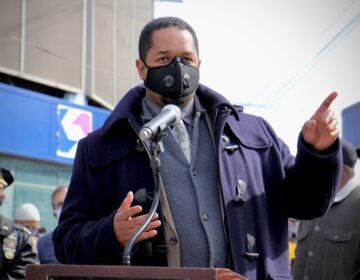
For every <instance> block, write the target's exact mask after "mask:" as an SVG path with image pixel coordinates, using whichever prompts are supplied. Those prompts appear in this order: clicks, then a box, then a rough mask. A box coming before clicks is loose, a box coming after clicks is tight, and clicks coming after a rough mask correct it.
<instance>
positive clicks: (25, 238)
mask: <svg viewBox="0 0 360 280" xmlns="http://www.w3.org/2000/svg"><path fill="white" fill-rule="evenodd" d="M8 174H9V173H8V170H6V169H3V168H1V167H0V179H1V180H0V184H1V186H3V185H5V187H6V186H8V185H10V184H11V183H12V181H13V178H12V176H11V178H9V177H8ZM5 175H6V176H5ZM30 236H31V235H30V231H29V230H28V229H27V228H25V227H23V226H21V225H17V224H15V223H14V222H13V221H11V220H9V219H7V218H5V217H4V216H2V215H0V280H17V279H25V270H26V265H28V264H35V263H36V249H35V248H36V246H35V244H34V243H33V242H32V239H31V238H30Z"/></svg>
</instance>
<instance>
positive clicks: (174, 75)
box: [145, 57, 199, 99]
mask: <svg viewBox="0 0 360 280" xmlns="http://www.w3.org/2000/svg"><path fill="white" fill-rule="evenodd" d="M146 67H147V68H148V72H147V76H146V80H145V86H146V87H147V88H149V89H150V90H152V91H154V92H156V93H158V94H160V95H162V96H164V97H167V98H171V99H178V98H182V97H184V96H187V95H189V94H191V93H193V92H194V91H195V90H196V89H197V87H198V85H199V68H197V67H193V66H190V65H186V64H184V63H183V62H182V59H181V58H180V57H175V58H174V60H173V61H172V62H171V63H169V64H167V65H164V66H157V67H148V66H146Z"/></svg>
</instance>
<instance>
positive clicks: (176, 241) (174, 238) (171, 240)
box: [169, 236, 178, 246]
mask: <svg viewBox="0 0 360 280" xmlns="http://www.w3.org/2000/svg"><path fill="white" fill-rule="evenodd" d="M169 243H170V245H172V246H174V245H176V244H177V243H178V240H177V238H176V237H175V236H173V237H170V239H169Z"/></svg>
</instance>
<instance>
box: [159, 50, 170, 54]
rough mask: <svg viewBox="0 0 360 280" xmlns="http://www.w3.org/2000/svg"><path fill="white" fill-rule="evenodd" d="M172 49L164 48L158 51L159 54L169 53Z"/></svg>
mask: <svg viewBox="0 0 360 280" xmlns="http://www.w3.org/2000/svg"><path fill="white" fill-rule="evenodd" d="M169 52H170V51H168V50H163V51H161V50H160V51H158V54H168V53H169Z"/></svg>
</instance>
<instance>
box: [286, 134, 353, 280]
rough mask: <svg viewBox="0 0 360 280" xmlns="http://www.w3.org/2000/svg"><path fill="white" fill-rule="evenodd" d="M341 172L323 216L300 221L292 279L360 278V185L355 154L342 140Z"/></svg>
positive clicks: (335, 279) (328, 279) (348, 144)
mask: <svg viewBox="0 0 360 280" xmlns="http://www.w3.org/2000/svg"><path fill="white" fill-rule="evenodd" d="M341 147H342V152H343V163H344V165H343V169H342V174H341V180H340V185H339V189H338V191H337V193H336V197H335V201H334V203H333V205H332V206H331V208H330V209H329V211H328V212H327V213H326V214H325V215H324V216H322V217H320V218H317V219H313V220H310V221H301V222H300V226H299V232H298V236H297V247H296V257H295V263H294V268H293V276H294V278H295V279H296V280H300V279H308V280H312V279H314V280H317V279H327V280H331V279H334V280H339V279H360V218H359V215H360V183H359V181H358V180H357V179H356V177H355V170H354V168H355V164H356V161H357V154H356V151H355V149H354V147H353V146H352V145H351V144H350V143H348V142H347V141H345V140H341Z"/></svg>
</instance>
